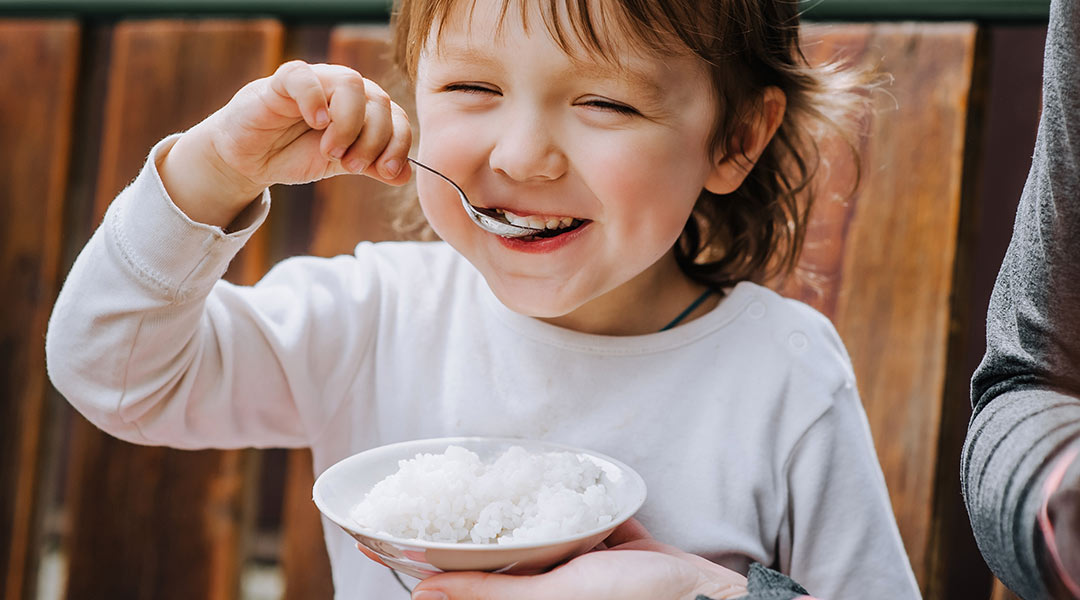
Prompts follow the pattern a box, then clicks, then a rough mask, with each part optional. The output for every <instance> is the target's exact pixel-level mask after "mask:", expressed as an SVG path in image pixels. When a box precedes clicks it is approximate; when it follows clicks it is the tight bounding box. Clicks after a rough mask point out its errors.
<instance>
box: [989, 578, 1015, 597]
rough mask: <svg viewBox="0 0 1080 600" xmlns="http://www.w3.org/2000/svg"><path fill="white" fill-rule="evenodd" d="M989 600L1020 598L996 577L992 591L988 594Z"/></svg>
mask: <svg viewBox="0 0 1080 600" xmlns="http://www.w3.org/2000/svg"><path fill="white" fill-rule="evenodd" d="M990 600H1021V599H1020V596H1017V595H1016V594H1014V593H1013V591H1012V590H1010V589H1009V588H1007V587H1005V584H1003V583H1001V582H1000V581H998V580H997V579H995V580H994V591H993V594H992V595H991V596H990Z"/></svg>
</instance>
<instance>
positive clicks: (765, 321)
mask: <svg viewBox="0 0 1080 600" xmlns="http://www.w3.org/2000/svg"><path fill="white" fill-rule="evenodd" d="M164 143H168V140H166V142H164ZM161 147H162V145H159V146H158V147H157V148H155V150H154V152H152V153H151V157H153V156H155V155H156V153H158V152H160V149H161ZM268 206H269V195H268V194H266V195H264V196H263V198H262V199H261V200H260V201H259V203H258V205H257V206H256V207H255V208H254V209H253V210H251V211H249V213H250V215H251V218H250V219H249V222H248V223H247V224H246V225H247V226H246V227H244V229H242V230H241V231H237V232H235V233H231V234H226V233H224V232H223V231H222V230H221V229H219V228H214V227H209V226H205V225H201V224H198V223H195V222H192V221H191V220H190V219H188V218H187V217H186V216H185V215H184V214H183V213H182V212H181V211H180V210H179V209H178V208H177V207H176V206H175V205H174V204H173V203H172V202H171V201H170V199H169V198H168V195H167V193H166V191H165V189H164V186H163V185H162V183H161V180H160V178H159V176H158V174H157V172H156V169H155V164H154V160H150V161H148V163H147V166H146V168H144V170H143V171H142V173H141V174H140V175H139V177H138V178H137V179H136V180H135V181H134V182H133V183H132V184H131V185H130V186H129V187H128V188H127V189H126V190H125V191H123V192H122V193H121V194H120V195H119V196H118V197H117V199H116V200H115V201H114V202H113V204H112V205H111V207H110V208H109V210H108V213H107V215H106V217H105V220H104V222H103V223H102V225H101V226H100V228H99V229H98V230H97V232H96V233H95V234H94V236H93V238H92V239H91V240H90V242H89V243H88V244H87V246H86V248H85V249H84V250H83V252H82V254H81V255H80V256H79V258H78V260H77V261H76V263H75V265H74V267H73V268H72V271H71V273H70V275H69V276H68V278H67V281H66V283H65V284H64V287H63V290H62V292H61V294H60V297H59V299H58V301H57V303H56V306H55V308H54V311H53V315H52V319H51V321H50V324H49V331H48V339H47V346H46V349H47V355H48V363H49V374H50V377H51V378H52V380H53V382H54V383H55V385H56V387H57V388H58V389H59V390H60V391H61V392H62V393H63V394H64V395H65V396H66V397H67V398H68V400H69V401H70V402H71V403H72V404H73V405H74V406H75V407H76V408H77V409H78V410H79V412H81V413H82V414H83V415H84V416H86V418H88V419H89V420H90V421H92V422H93V423H95V424H96V425H97V426H99V427H101V428H102V429H104V430H105V431H107V432H109V433H111V434H112V435H115V436H117V437H120V438H122V439H125V440H129V441H132V442H135V443H139V444H161V445H170V446H175V447H180V448H202V447H218V448H236V447H243V446H255V447H267V446H287V447H295V446H310V447H311V448H312V450H313V453H314V461H315V465H314V467H315V473H316V474H318V473H320V472H321V471H323V470H324V469H325V468H326V467H328V466H330V465H331V464H333V463H334V462H336V461H338V460H340V459H342V458H344V457H346V456H349V455H350V454H353V453H355V452H359V451H362V450H365V449H367V448H371V447H374V446H378V445H382V444H387V443H391V442H398V441H402V440H408V439H418V438H429V437H442V436H451V435H494V436H508V437H522V438H535V439H545V440H551V441H558V442H562V443H566V444H572V445H576V446H582V447H587V448H591V449H594V450H597V451H600V452H603V453H605V454H609V455H611V456H613V457H615V458H618V459H619V460H622V461H624V462H626V463H627V464H629V465H630V466H632V467H633V468H634V469H635V470H637V471H638V472H639V473H641V475H642V476H643V477H644V478H645V481H646V484H647V485H648V500H647V501H646V504H645V506H644V507H643V508H642V510H641V511H640V512H639V513H638V515H637V516H638V518H639V519H640V520H641V521H642V523H643V524H644V525H645V526H646V527H647V528H649V529H650V531H651V532H652V533H653V534H654V535H655V536H656V537H657V538H658V539H660V540H661V541H664V542H667V543H670V544H674V545H676V546H678V547H680V548H682V549H684V550H686V551H688V552H692V553H695V554H699V555H702V556H705V557H707V558H709V559H712V560H714V561H716V562H719V563H721V564H723V565H726V566H729V567H731V568H734V569H737V570H740V571H742V572H744V573H745V572H746V569H747V567H748V565H749V563H750V562H752V561H757V562H760V563H763V564H765V565H767V566H770V565H771V566H774V567H776V568H778V569H780V570H782V571H783V572H785V573H788V574H790V575H791V576H792V577H793V578H794V579H795V580H796V581H798V582H799V583H801V584H802V585H804V586H805V587H806V588H807V589H808V590H809V591H810V592H811V593H812V594H814V595H815V596H818V597H820V598H823V599H826V600H842V599H847V598H850V599H859V600H863V599H865V598H875V599H877V600H886V599H894V598H895V599H901V598H902V599H907V598H917V597H919V590H918V587H917V585H916V583H915V578H914V576H913V575H912V572H911V568H910V565H909V563H908V559H907V556H906V554H905V552H904V548H903V546H902V543H901V540H900V536H899V532H898V530H897V527H896V523H895V520H894V518H893V513H892V511H891V508H890V505H889V499H888V495H887V493H886V488H885V481H884V478H883V476H882V473H881V469H880V467H879V465H878V463H877V459H876V455H875V453H874V448H873V443H872V441H871V438H870V432H869V427H868V424H867V421H866V416H865V414H864V413H863V409H862V406H861V404H860V401H859V397H858V392H857V390H856V387H855V381H854V376H853V374H852V370H851V365H850V361H849V360H848V357H847V354H846V352H845V350H844V347H843V344H842V343H841V341H840V339H839V337H838V336H837V334H836V332H835V330H834V329H833V327H832V325H831V324H830V323H829V321H828V320H827V319H826V318H825V317H823V316H822V315H820V314H819V313H817V312H815V311H814V310H812V309H811V308H809V307H807V306H806V305H804V304H801V303H798V302H795V301H793V300H788V299H785V298H782V297H780V296H778V295H776V294H775V293H773V292H771V291H769V290H767V289H765V288H763V287H760V286H757V285H754V284H750V283H742V284H739V285H737V286H736V287H735V288H734V289H732V290H731V291H730V293H729V294H728V295H727V296H726V297H725V298H724V299H723V300H722V301H721V302H720V304H719V305H718V306H717V307H716V308H715V309H714V310H712V311H711V312H709V313H708V314H706V315H704V316H702V317H700V318H698V319H695V320H692V321H690V322H687V323H685V324H683V325H680V326H678V327H676V328H674V329H672V330H669V331H665V332H660V333H654V334H649V335H641V336H629V337H609V336H600V335H591V334H584V333H580V332H575V331H570V330H566V329H562V328H559V327H556V326H553V325H550V324H547V323H544V322H542V321H539V320H536V319H532V318H529V317H526V316H522V315H519V314H516V313H514V312H512V311H510V310H509V309H507V308H506V307H505V306H503V305H502V304H501V303H500V302H499V301H498V300H497V299H496V298H495V297H494V295H493V294H492V293H491V291H490V290H489V289H488V287H487V286H486V284H485V282H484V280H483V278H482V277H481V276H480V275H479V273H478V272H477V271H476V270H475V269H474V268H473V267H472V266H471V265H470V264H469V263H468V262H467V261H466V260H465V259H464V258H462V257H461V256H460V255H458V254H457V253H456V252H455V251H454V250H453V249H451V248H450V247H449V246H447V245H445V244H442V243H381V244H370V243H363V244H360V245H359V246H358V247H357V248H356V252H355V255H354V256H340V257H337V258H332V259H320V258H310V257H305V258H296V259H290V260H287V261H284V262H282V263H281V264H279V265H278V266H276V267H275V268H274V269H273V270H272V271H271V272H270V273H269V274H268V275H267V276H266V277H265V278H263V280H262V281H261V282H259V284H258V285H256V286H254V287H238V286H234V285H231V284H229V283H226V282H223V281H220V276H221V275H222V273H223V272H224V271H225V268H226V266H227V264H228V262H229V260H230V259H231V258H232V257H233V256H234V255H235V253H236V252H237V251H238V250H239V249H240V247H241V246H242V245H243V243H244V241H245V240H246V239H247V238H248V237H249V236H250V235H251V233H252V232H253V230H254V229H255V228H256V227H257V226H258V224H259V223H260V222H261V221H262V218H263V217H264V215H265V212H266V210H268ZM358 501H359V499H358ZM323 525H324V529H325V537H326V543H327V547H328V549H329V553H330V559H331V564H332V567H333V576H334V586H335V590H336V595H337V597H338V598H380V599H383V598H386V599H392V598H399V597H404V596H405V594H404V591H403V590H401V589H400V588H399V587H398V584H397V582H395V581H394V579H393V578H392V577H391V575H390V573H389V572H387V570H386V569H385V568H383V567H380V566H378V565H376V564H375V563H373V562H371V561H369V560H368V559H367V558H365V557H364V556H363V555H361V554H360V553H359V552H358V551H357V550H356V549H355V546H354V543H353V542H352V541H351V538H349V537H348V536H347V535H346V534H344V533H343V532H341V531H340V530H338V529H337V527H336V526H334V525H333V524H332V523H330V522H328V521H325V520H324V522H323Z"/></svg>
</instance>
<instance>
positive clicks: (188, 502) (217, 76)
mask: <svg viewBox="0 0 1080 600" xmlns="http://www.w3.org/2000/svg"><path fill="white" fill-rule="evenodd" d="M282 37H283V35H282V28H281V26H280V24H278V23H277V22H275V21H268V20H255V21H181V20H175V21H145V22H130V23H122V24H120V25H118V26H117V27H116V28H115V31H114V36H113V44H112V50H113V54H112V58H111V61H110V66H109V69H110V71H109V84H108V92H107V99H106V105H105V115H104V126H103V132H104V133H103V138H104V139H103V141H102V144H101V152H100V156H101V158H100V166H99V175H98V185H97V212H98V214H99V215H100V214H102V213H103V212H104V209H105V207H106V206H107V204H108V202H109V201H111V199H112V198H113V197H114V196H115V195H116V193H117V192H119V191H120V189H121V188H122V186H124V185H125V184H126V183H127V182H128V181H130V180H131V179H132V178H133V177H134V176H135V175H136V174H137V173H138V171H139V169H140V167H141V166H142V164H143V161H144V160H145V157H146V153H147V151H148V150H149V148H150V147H151V146H152V145H153V144H154V143H155V142H156V141H157V140H158V139H160V138H161V137H164V136H165V135H167V134H169V133H172V132H175V131H180V130H182V129H185V128H187V127H189V126H191V125H193V124H195V123H196V122H198V121H199V120H200V119H202V118H203V117H205V116H206V115H208V114H209V113H210V112H212V111H213V110H215V109H216V108H218V107H220V106H221V105H223V104H224V103H225V102H226V101H227V100H228V99H229V98H230V97H231V96H232V94H233V93H235V91H236V90H237V89H239V87H240V86H242V85H243V84H244V83H246V82H247V81H250V80H252V79H255V78H257V77H262V76H265V75H268V74H269V73H270V72H272V70H273V68H274V67H275V66H276V65H277V64H278V62H279V59H280V56H281V49H282ZM265 262H266V260H265V240H264V239H261V238H260V237H259V236H256V239H253V240H252V242H251V243H249V244H248V247H247V248H246V249H245V250H244V252H242V253H241V255H240V256H239V257H238V258H237V259H236V260H235V261H234V263H233V267H234V268H232V269H230V278H231V279H232V280H234V281H237V282H242V283H250V282H253V281H254V280H255V279H257V278H258V277H259V276H260V275H261V274H262V272H263V271H264V270H265V267H266V265H265ZM250 458H251V457H250V455H248V454H246V453H244V452H238V451H230V452H218V451H202V452H183V451H177V450H170V449H165V448H147V447H139V446H134V445H131V444H127V443H124V442H121V441H119V440H116V439H114V438H111V437H109V436H107V435H105V434H103V433H101V432H100V431H98V430H96V429H94V428H93V427H92V426H91V425H89V424H88V423H87V422H85V421H84V420H82V419H78V420H77V422H76V426H75V428H74V433H73V441H72V452H71V473H70V476H69V486H68V487H69V498H70V500H69V504H70V510H69V512H70V516H71V519H72V523H74V524H75V526H74V527H73V532H72V535H71V539H70V540H69V542H68V544H67V546H68V556H69V560H70V563H69V564H70V573H69V578H68V590H67V596H68V597H69V598H95V599H96V598H147V599H151V598H153V599H162V598H178V599H179V598H184V599H187V598H214V599H217V598H221V599H224V598H234V597H236V596H237V592H238V586H239V572H240V569H239V567H240V559H241V549H242V542H243V535H244V523H245V520H246V519H247V515H246V510H247V509H246V506H245V503H246V499H245V494H244V487H245V485H246V483H247V480H248V479H249V470H250V468H251V463H252V461H251V460H250ZM102 549H107V551H104V552H103V551H102Z"/></svg>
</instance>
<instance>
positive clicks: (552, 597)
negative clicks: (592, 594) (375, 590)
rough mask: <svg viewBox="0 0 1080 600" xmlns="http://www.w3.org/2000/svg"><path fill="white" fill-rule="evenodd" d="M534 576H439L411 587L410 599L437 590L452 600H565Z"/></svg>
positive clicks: (489, 574)
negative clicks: (508, 599) (411, 595)
mask: <svg viewBox="0 0 1080 600" xmlns="http://www.w3.org/2000/svg"><path fill="white" fill-rule="evenodd" d="M536 577H540V576H532V577H523V576H515V575H496V574H493V573H476V572H466V573H441V574H439V575H433V576H431V577H428V578H427V579H425V580H423V581H421V582H420V583H418V584H417V585H416V587H415V588H413V598H426V597H431V598H435V597H437V596H433V595H425V594H423V593H422V592H425V591H427V592H428V593H429V594H431V593H432V592H435V591H438V592H442V593H443V594H444V595H445V596H447V597H449V598H451V599H452V600H505V599H506V598H513V599H514V600H569V598H571V596H568V595H566V594H565V590H562V589H561V588H555V587H554V586H551V585H548V584H547V583H546V582H545V583H541V582H539V581H537V580H536Z"/></svg>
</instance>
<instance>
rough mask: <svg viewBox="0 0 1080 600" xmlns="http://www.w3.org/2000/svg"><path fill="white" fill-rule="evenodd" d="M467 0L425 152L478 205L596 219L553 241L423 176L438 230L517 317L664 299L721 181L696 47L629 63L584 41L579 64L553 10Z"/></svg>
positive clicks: (427, 60) (645, 305) (427, 94)
mask: <svg viewBox="0 0 1080 600" xmlns="http://www.w3.org/2000/svg"><path fill="white" fill-rule="evenodd" d="M461 4H463V5H465V8H461V7H459V8H457V9H456V14H455V15H453V18H452V19H450V20H449V21H448V22H447V23H446V24H445V27H444V30H443V33H442V37H441V39H440V43H439V45H438V47H436V45H435V42H434V41H430V42H429V43H428V46H427V49H425V52H424V53H423V54H422V56H421V57H420V60H419V64H418V73H417V89H416V100H417V113H418V115H419V126H420V132H421V137H420V148H419V158H420V160H421V162H425V163H426V164H429V165H431V166H432V167H433V168H435V169H438V170H440V171H441V172H443V173H444V174H446V175H447V176H448V177H450V178H451V179H453V180H454V181H456V182H457V183H458V185H460V186H461V187H462V189H464V190H465V192H466V194H468V196H469V200H470V201H471V202H472V203H473V204H475V205H478V206H483V207H490V208H502V209H506V210H508V211H510V212H513V213H515V214H517V215H536V216H543V217H551V218H556V219H558V218H563V217H572V218H574V219H579V220H582V221H585V224H584V225H583V226H581V227H580V228H578V229H576V230H574V231H571V232H569V233H564V234H562V235H559V236H556V237H553V238H550V239H545V240H540V241H520V240H509V239H505V238H501V237H499V236H496V235H493V234H490V233H487V232H485V231H483V230H481V229H479V228H478V227H477V226H476V225H474V224H472V223H471V222H470V221H469V219H468V217H467V216H466V214H465V212H464V211H463V210H462V208H461V205H460V200H459V199H458V196H457V195H456V193H455V192H454V190H453V189H452V188H451V187H450V186H448V185H446V184H445V183H443V182H441V181H440V180H438V179H436V178H435V177H434V176H424V174H420V175H419V177H418V189H419V193H420V200H421V205H422V207H423V209H424V212H425V214H426V216H427V218H428V220H429V222H430V223H431V225H432V227H433V228H434V230H435V232H436V233H438V234H439V236H440V237H442V239H444V240H445V241H447V242H448V243H450V244H451V245H452V246H453V247H454V248H456V249H457V250H458V251H459V252H461V253H462V254H463V255H464V256H465V257H466V258H467V259H468V260H469V261H470V262H471V263H472V264H473V265H475V266H476V267H477V269H479V271H480V272H481V273H482V274H483V276H484V278H485V279H486V280H487V283H488V285H489V286H490V287H491V289H492V290H493V291H494V293H495V294H496V296H498V297H499V299H500V300H501V301H502V302H503V303H504V304H506V305H507V306H508V307H510V308H511V309H512V310H515V311H517V312H520V313H523V314H528V315H532V316H537V317H560V316H564V315H567V314H569V313H572V312H574V311H577V310H578V309H580V308H582V307H584V306H586V305H588V304H589V303H594V301H598V302H599V303H600V304H599V305H603V306H604V307H606V309H607V310H609V311H622V312H620V313H619V314H627V315H628V316H630V315H632V314H634V312H636V311H649V310H650V309H654V308H656V307H655V306H650V305H649V301H650V299H651V298H657V299H659V298H661V297H662V296H663V293H660V292H662V290H650V289H649V288H650V286H656V285H658V283H659V282H666V283H669V282H670V281H671V280H672V278H681V277H682V275H681V273H678V270H677V268H676V267H675V264H674V261H673V260H671V259H670V258H671V256H670V254H671V249H672V247H673V245H674V244H675V241H676V240H677V239H678V237H679V235H680V233H681V231H682V228H683V225H684V224H685V223H686V220H687V218H688V216H689V215H690V212H691V209H692V208H693V206H694V203H695V201H696V200H697V197H698V195H699V193H700V192H701V190H702V188H703V187H706V186H707V185H709V183H710V181H711V180H712V179H713V178H715V177H716V176H717V175H716V173H715V171H716V168H715V167H714V165H713V161H712V160H711V159H710V153H709V152H708V149H707V139H708V137H709V133H710V128H711V125H712V123H713V119H714V116H715V100H714V98H713V94H712V93H711V90H710V88H709V83H708V81H709V80H708V76H707V73H706V71H705V69H704V68H703V67H702V65H700V64H699V61H698V60H697V59H695V58H693V57H660V56H647V55H645V54H644V53H633V52H629V51H628V52H624V53H621V56H622V59H621V60H622V63H623V64H622V68H619V67H616V66H614V65H612V64H609V63H607V62H605V61H604V60H603V59H599V58H597V59H593V58H591V57H590V56H589V55H588V54H587V53H586V52H584V51H581V52H578V53H576V56H577V57H578V58H577V59H574V58H572V57H571V56H568V55H567V54H566V53H565V52H563V50H561V49H560V48H559V46H558V45H557V44H556V43H555V41H554V40H553V39H552V38H551V37H550V35H549V33H548V31H547V29H546V28H545V27H544V24H543V22H542V21H541V17H540V15H539V14H538V13H535V12H534V13H533V14H532V15H531V16H530V18H529V23H528V25H529V28H528V32H526V31H525V28H524V27H523V25H522V22H521V19H520V16H519V14H520V13H519V11H518V10H517V7H516V6H511V7H510V9H509V10H508V12H507V15H506V18H505V19H506V20H505V21H504V22H503V25H502V29H501V30H500V29H499V27H498V26H497V23H498V17H499V7H500V5H501V2H497V1H491V0H477V2H476V3H475V8H474V10H473V11H472V13H471V18H470V17H469V16H468V14H469V13H468V9H467V6H468V5H469V4H470V3H464V2H463V3H461ZM496 31H501V35H498V34H496V33H495V32H496ZM710 189H711V187H710ZM661 259H664V260H661ZM673 269H674V271H675V272H672V270H673ZM683 287H684V288H685V285H684V286H683ZM654 291H655V293H654ZM593 306H594V307H596V306H598V304H595V303H594V304H593ZM628 311H629V312H628Z"/></svg>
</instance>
